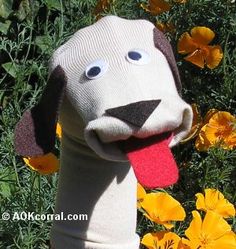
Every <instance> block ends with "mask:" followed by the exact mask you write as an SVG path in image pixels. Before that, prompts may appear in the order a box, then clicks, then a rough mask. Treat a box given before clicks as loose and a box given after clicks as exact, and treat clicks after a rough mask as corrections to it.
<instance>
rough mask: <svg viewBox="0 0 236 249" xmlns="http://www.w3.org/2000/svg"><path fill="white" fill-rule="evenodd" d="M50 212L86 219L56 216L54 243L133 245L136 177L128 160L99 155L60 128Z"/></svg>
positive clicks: (60, 246) (59, 248) (119, 248)
mask: <svg viewBox="0 0 236 249" xmlns="http://www.w3.org/2000/svg"><path fill="white" fill-rule="evenodd" d="M61 146H62V147H61V158H60V162H61V168H60V172H59V184H58V192H57V197H56V207H55V213H56V214H61V213H62V212H63V215H64V218H67V217H66V216H67V215H70V214H71V215H78V216H80V218H81V217H82V219H87V220H79V219H78V220H64V221H61V220H55V221H54V222H53V227H52V231H51V243H52V246H53V248H55V249H65V248H67V249H78V248H79V249H84V248H86V249H87V248H89V249H97V248H101V249H108V248H109V249H138V248H139V237H138V235H136V233H135V231H136V218H137V217H136V215H137V207H136V188H137V182H136V178H135V176H134V173H133V170H132V168H131V167H130V165H129V164H128V163H124V162H112V161H106V160H104V159H101V158H99V157H98V156H97V155H96V154H95V153H93V152H92V150H91V149H89V147H88V146H86V145H85V144H83V143H80V142H79V141H78V140H74V139H72V138H71V137H69V136H67V135H66V134H63V137H62V143H61Z"/></svg>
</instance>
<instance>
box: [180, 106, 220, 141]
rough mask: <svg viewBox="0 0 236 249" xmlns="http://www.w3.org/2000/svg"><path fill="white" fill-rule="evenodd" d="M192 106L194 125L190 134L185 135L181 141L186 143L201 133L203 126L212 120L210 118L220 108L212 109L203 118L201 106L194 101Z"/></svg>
mask: <svg viewBox="0 0 236 249" xmlns="http://www.w3.org/2000/svg"><path fill="white" fill-rule="evenodd" d="M191 107H192V111H193V120H192V127H191V130H190V132H189V134H188V135H187V137H185V138H184V139H182V141H181V143H186V142H188V141H189V140H191V139H193V138H195V137H196V136H198V135H199V132H200V130H201V128H202V127H203V126H204V125H205V124H207V123H208V122H209V120H210V118H211V117H212V116H213V115H214V114H215V113H217V112H218V110H216V109H210V110H209V111H208V112H207V114H206V115H205V117H204V118H202V116H201V114H200V112H199V107H198V105H197V104H195V103H193V104H191Z"/></svg>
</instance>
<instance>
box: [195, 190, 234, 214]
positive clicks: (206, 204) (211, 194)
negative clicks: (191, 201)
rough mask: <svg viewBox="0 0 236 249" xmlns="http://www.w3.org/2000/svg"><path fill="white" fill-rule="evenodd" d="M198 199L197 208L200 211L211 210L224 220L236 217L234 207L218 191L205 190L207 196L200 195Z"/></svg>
mask: <svg viewBox="0 0 236 249" xmlns="http://www.w3.org/2000/svg"><path fill="white" fill-rule="evenodd" d="M196 197H197V201H196V207H197V209H199V210H203V211H205V212H207V211H208V210H211V211H213V212H216V213H217V214H219V215H221V216H222V217H223V218H229V217H232V216H235V209H234V205H233V204H231V203H230V202H229V201H228V200H227V199H225V197H224V195H223V194H222V193H221V192H220V191H218V190H216V189H205V196H204V195H203V194H201V193H198V194H196Z"/></svg>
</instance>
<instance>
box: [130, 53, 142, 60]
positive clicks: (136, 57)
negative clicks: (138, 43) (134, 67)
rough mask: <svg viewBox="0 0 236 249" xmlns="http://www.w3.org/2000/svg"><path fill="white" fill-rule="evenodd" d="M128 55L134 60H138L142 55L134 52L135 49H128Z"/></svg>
mask: <svg viewBox="0 0 236 249" xmlns="http://www.w3.org/2000/svg"><path fill="white" fill-rule="evenodd" d="M128 56H129V58H130V59H131V60H134V61H138V60H140V59H141V58H142V55H141V54H140V53H138V52H135V51H130V52H129V53H128Z"/></svg>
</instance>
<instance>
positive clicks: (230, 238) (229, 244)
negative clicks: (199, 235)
mask: <svg viewBox="0 0 236 249" xmlns="http://www.w3.org/2000/svg"><path fill="white" fill-rule="evenodd" d="M223 248H227V249H235V248H236V239H235V234H234V233H233V232H229V233H227V234H225V235H224V236H222V237H220V238H219V239H217V240H216V241H215V245H214V249H223Z"/></svg>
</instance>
